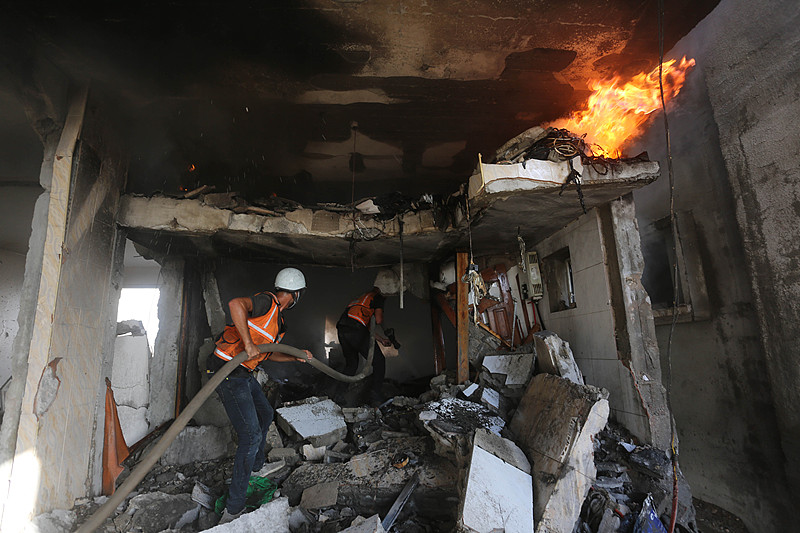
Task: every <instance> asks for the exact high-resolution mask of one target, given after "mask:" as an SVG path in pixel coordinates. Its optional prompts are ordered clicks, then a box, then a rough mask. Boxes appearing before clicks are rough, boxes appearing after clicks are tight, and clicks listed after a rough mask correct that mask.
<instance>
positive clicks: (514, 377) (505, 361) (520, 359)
mask: <svg viewBox="0 0 800 533" xmlns="http://www.w3.org/2000/svg"><path fill="white" fill-rule="evenodd" d="M534 359H535V357H534V354H532V353H520V354H512V355H487V356H485V357H484V358H483V363H482V365H483V368H485V369H486V371H488V372H490V373H491V374H496V375H501V376H503V377H504V381H503V383H502V384H503V385H508V386H513V385H516V386H525V385H527V384H528V381H530V379H531V373H532V372H533V362H534Z"/></svg>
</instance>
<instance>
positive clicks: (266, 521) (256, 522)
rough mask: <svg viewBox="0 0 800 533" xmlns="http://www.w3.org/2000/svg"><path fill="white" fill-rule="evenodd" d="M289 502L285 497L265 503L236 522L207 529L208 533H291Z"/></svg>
mask: <svg viewBox="0 0 800 533" xmlns="http://www.w3.org/2000/svg"><path fill="white" fill-rule="evenodd" d="M291 514H292V513H291V510H290V508H289V500H288V498H286V497H283V498H276V499H274V500H272V501H271V502H267V503H265V504H264V505H262V506H261V507H259V508H258V509H256V510H255V511H253V512H250V513H245V514H243V515H242V516H240V517H239V518H237V519H236V520H234V521H232V522H228V523H227V524H223V525H221V526H216V527H212V528H211V529H207V530H206V531H208V532H209V533H211V532H213V533H262V532H264V531H269V532H270V533H291V530H290V529H289V517H290V516H291Z"/></svg>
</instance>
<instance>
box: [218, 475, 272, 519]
mask: <svg viewBox="0 0 800 533" xmlns="http://www.w3.org/2000/svg"><path fill="white" fill-rule="evenodd" d="M277 488H278V485H276V484H275V483H273V482H272V481H270V480H269V479H268V478H265V477H259V476H250V481H249V482H248V483H247V493H246V495H245V498H246V499H245V504H244V507H245V509H258V508H259V507H261V506H262V505H264V504H265V503H267V502H269V501H271V500H272V496H273V495H274V494H275V491H276V490H277ZM227 500H228V493H227V492H226V493H225V494H223V495H222V496H220V497H219V498H217V502H216V503H215V504H214V511H215V512H216V513H217V514H218V515H221V514H222V512H223V511H224V510H225V502H226V501H227Z"/></svg>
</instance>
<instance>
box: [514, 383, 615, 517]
mask: <svg viewBox="0 0 800 533" xmlns="http://www.w3.org/2000/svg"><path fill="white" fill-rule="evenodd" d="M607 396H608V393H607V392H606V391H604V390H601V389H597V388H596V387H591V386H586V385H579V384H577V383H574V382H572V381H570V380H568V379H564V378H560V377H557V376H553V375H551V374H539V375H537V376H535V377H534V378H533V379H532V380H531V382H530V385H529V386H528V389H527V390H526V392H525V395H524V396H523V397H522V400H521V401H520V404H519V406H518V407H517V410H516V412H515V413H514V417H513V418H512V420H511V423H510V424H509V429H510V430H511V431H512V433H514V434H515V435H516V436H517V439H516V442H517V444H519V446H520V447H521V448H522V449H523V450H524V451H525V454H526V455H527V457H528V458H529V459H530V460H531V461H532V462H533V490H534V496H535V497H534V505H533V516H534V519H535V520H536V524H537V526H536V531H537V532H546V531H572V529H573V527H574V526H575V523H576V522H577V520H578V517H579V515H580V510H581V505H582V504H583V500H584V499H585V498H586V494H587V493H588V491H589V488H590V486H591V483H592V481H593V479H594V477H595V475H596V473H597V471H596V470H595V465H594V445H593V440H592V439H593V438H594V436H595V435H596V434H597V433H598V432H599V431H601V430H602V429H603V428H604V427H605V425H606V422H607V421H608V413H609V408H608V399H607Z"/></svg>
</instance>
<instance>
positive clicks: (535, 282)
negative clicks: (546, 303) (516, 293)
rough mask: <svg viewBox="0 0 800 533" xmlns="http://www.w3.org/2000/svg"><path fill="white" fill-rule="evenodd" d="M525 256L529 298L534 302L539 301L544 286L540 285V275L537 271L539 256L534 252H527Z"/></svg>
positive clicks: (542, 294)
mask: <svg viewBox="0 0 800 533" xmlns="http://www.w3.org/2000/svg"><path fill="white" fill-rule="evenodd" d="M525 255H526V262H527V267H528V283H529V287H530V297H531V298H533V299H534V300H541V298H542V296H544V286H543V285H542V273H541V271H540V270H539V254H537V253H536V252H528V253H526V254H525Z"/></svg>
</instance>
